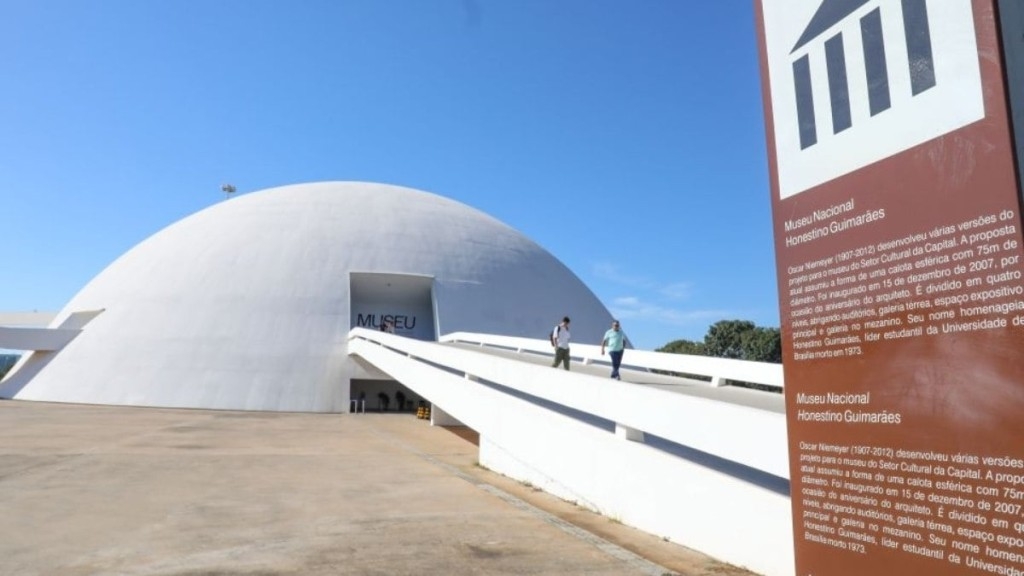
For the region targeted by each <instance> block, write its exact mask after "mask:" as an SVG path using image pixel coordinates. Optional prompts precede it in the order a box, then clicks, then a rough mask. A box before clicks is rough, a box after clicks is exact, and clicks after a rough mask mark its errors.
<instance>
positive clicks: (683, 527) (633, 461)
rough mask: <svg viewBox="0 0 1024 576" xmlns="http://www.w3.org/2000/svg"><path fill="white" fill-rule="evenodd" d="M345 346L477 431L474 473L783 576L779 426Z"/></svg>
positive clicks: (544, 370) (580, 378)
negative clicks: (500, 477)
mask: <svg viewBox="0 0 1024 576" xmlns="http://www.w3.org/2000/svg"><path fill="white" fill-rule="evenodd" d="M350 338H351V339H350V341H349V348H348V349H349V353H350V354H351V355H354V356H357V357H360V358H362V359H363V361H366V362H369V363H371V364H373V365H374V366H376V367H378V368H379V369H381V370H384V371H385V372H387V373H388V374H390V375H391V376H392V377H393V378H395V379H396V380H399V381H400V382H402V383H403V384H404V385H406V386H408V387H409V388H411V389H412V390H414V391H415V392H416V393H417V394H420V395H422V396H424V397H426V398H428V399H429V400H430V401H431V402H432V403H433V404H434V405H436V406H437V407H438V408H440V409H441V410H443V411H444V412H445V413H447V414H450V415H451V416H452V417H454V418H456V419H458V420H459V421H461V422H463V423H465V424H466V425H467V426H469V427H471V428H473V429H474V430H476V431H477V432H479V433H480V462H481V464H482V465H483V466H486V467H487V468H490V469H492V470H494V471H496V472H499V473H502V474H505V475H507V476H509V477H512V478H515V479H517V480H520V481H523V482H529V483H531V484H533V485H535V486H537V487H539V488H542V489H544V490H546V491H548V492H550V493H552V494H555V495H557V496H559V497H561V498H564V499H566V500H569V501H574V502H577V503H579V504H580V505H582V506H585V507H588V508H591V509H593V510H596V511H598V512H600V513H602V514H604V515H606V516H608V517H609V518H612V519H615V520H619V521H621V522H623V523H625V524H628V525H631V526H634V527H637V528H639V529H641V530H644V531H646V532H650V533H652V534H655V535H658V536H661V537H665V538H668V539H670V540H671V541H673V542H676V543H679V544H682V545H685V546H688V547H691V548H694V549H697V550H700V551H702V552H704V553H707V554H710V555H711V556H714V557H716V558H719V559H721V560H725V561H727V562H730V563H733V564H737V565H741V566H746V567H748V568H750V569H751V570H754V571H756V572H759V573H762V574H765V575H768V576H792V574H793V570H794V565H793V544H792V542H793V540H792V536H793V531H792V520H791V517H790V499H789V496H788V482H787V481H786V478H787V477H788V464H787V462H788V458H787V453H786V442H785V432H786V430H785V417H784V415H783V414H777V413H772V412H767V411H763V410H757V409H753V408H748V407H743V406H735V405H730V404H726V403H722V402H715V401H710V400H707V399H702V398H694V397H690V396H686V395H683V394H675V393H671V392H665V391H659V390H651V389H647V388H644V387H641V386H636V385H630V384H626V383H619V382H615V381H612V380H610V379H607V378H597V377H593V376H587V375H584V374H576V373H572V372H569V373H566V372H564V371H562V370H553V369H551V368H548V367H545V366H537V365H531V364H528V363H523V362H518V361H515V360H509V359H504V358H497V357H494V356H491V355H487V354H483V353H479V352H475V351H472V350H465V349H460V348H456V347H446V346H443V345H439V344H436V343H429V342H418V341H411V340H408V339H404V338H400V337H396V336H393V335H388V334H382V333H379V332H373V331H368V330H361V329H356V330H353V331H352V333H351V335H350ZM467 376H469V377H467ZM475 379H479V381H474V380H475ZM495 385H498V386H495ZM502 387H505V388H504V389H503V388H502ZM545 402H550V403H553V404H554V406H553V407H554V409H552V406H550V405H549V406H548V407H546V406H545V405H544V404H545ZM562 407H567V408H570V409H572V410H576V411H580V412H579V413H577V414H576V416H577V417H573V416H571V415H568V414H567V412H566V411H565V410H563V409H562ZM579 414H583V416H582V418H580V417H578V416H579ZM616 429H618V430H619V433H618V434H617V433H616ZM626 430H632V431H635V432H634V435H635V434H636V433H640V432H642V433H644V434H645V435H646V436H647V442H636V441H631V440H628V439H627V437H626V436H627V435H626V434H625V431H626ZM651 434H656V435H657V436H658V437H660V439H659V438H653V437H652V436H651ZM664 445H667V446H668V448H667V449H663V448H662V446H664Z"/></svg>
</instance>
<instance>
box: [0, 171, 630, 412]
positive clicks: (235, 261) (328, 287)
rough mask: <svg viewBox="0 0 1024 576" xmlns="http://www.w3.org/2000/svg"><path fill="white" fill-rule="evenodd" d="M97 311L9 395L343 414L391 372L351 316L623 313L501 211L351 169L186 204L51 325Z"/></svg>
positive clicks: (589, 320)
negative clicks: (196, 205) (359, 177)
mask: <svg viewBox="0 0 1024 576" xmlns="http://www.w3.org/2000/svg"><path fill="white" fill-rule="evenodd" d="M91 310H102V312H101V313H99V314H98V315H96V316H95V317H94V318H93V319H92V320H91V321H89V322H88V324H86V325H85V327H84V329H83V330H82V332H81V333H80V334H79V335H78V336H77V337H76V338H74V339H73V340H71V341H70V343H68V344H67V345H66V346H65V347H64V348H63V349H61V350H59V351H55V352H32V353H29V354H26V355H25V357H24V358H22V361H21V362H20V363H19V364H18V365H17V366H15V368H14V369H13V370H12V372H11V373H10V374H9V375H8V376H7V378H6V379H5V380H4V381H3V382H2V383H0V397H3V398H17V399H24V400H44V401H55V402H80V403H89V404H124V405H135V406H160V407H187V408H212V409H231V410H270V411H308V412H343V411H346V410H348V407H349V398H350V394H351V395H354V392H353V386H354V385H355V384H354V382H365V381H370V380H387V379H388V378H389V377H388V376H387V375H386V374H383V373H371V372H368V371H367V369H366V368H363V367H362V366H361V365H359V364H357V363H356V362H354V361H352V360H350V359H349V358H348V356H347V354H346V345H347V334H348V332H349V330H350V329H351V328H353V327H356V326H367V327H372V328H375V327H377V326H378V325H379V323H380V321H381V319H382V318H384V317H388V318H391V319H393V320H394V324H395V327H396V333H398V334H399V335H406V336H412V337H415V338H420V339H424V340H434V339H436V338H437V336H438V335H441V334H447V333H450V332H455V331H469V332H484V333H494V334H504V335H511V336H525V337H531V338H544V335H545V334H546V333H547V332H548V331H549V330H550V329H551V327H553V326H554V325H555V324H556V323H557V322H558V320H559V319H560V318H561V317H562V316H564V315H569V316H571V317H572V320H573V323H572V328H573V332H574V334H575V335H576V337H575V340H577V341H585V340H595V339H597V338H600V335H601V334H603V333H604V330H605V329H606V328H607V326H608V324H609V323H610V322H611V315H610V314H609V312H608V311H607V310H606V309H605V307H604V306H603V305H602V304H601V302H600V301H599V300H598V299H597V297H596V296H594V294H593V293H592V292H591V291H590V290H589V289H588V288H587V287H586V286H585V285H584V284H583V283H582V282H581V281H580V280H579V279H578V278H577V277H576V276H575V275H574V274H573V273H572V272H571V271H569V269H568V268H566V267H565V266H564V265H563V264H562V263H561V262H559V261H558V260H557V259H555V258H554V257H553V256H552V255H551V254H549V253H548V252H546V251H545V250H544V249H542V248H541V247H540V246H538V245H537V244H536V243H534V242H533V241H531V240H529V239H528V238H526V237H525V236H523V235H522V234H520V233H519V232H517V231H515V230H513V229H512V228H509V227H508V226H506V225H504V224H502V223H501V222H499V221H497V220H495V219H494V218H491V217H490V216H487V215H486V214H483V213H482V212H479V211H477V210H474V209H472V208H469V207H467V206H465V205H463V204H460V203H457V202H454V201H452V200H448V199H445V198H442V197H440V196H436V195H433V194H428V193H425V192H420V191H417V190H412V189H409V188H401V187H397V186H387V185H381V184H368V183H355V182H325V183H314V184H300V185H294V186H285V187H281V188H274V189H270V190H265V191H262V192H258V193H252V194H247V195H244V196H241V197H238V198H234V199H231V200H228V201H225V202H221V203H218V204H216V205H214V206H211V207H209V208H207V209H205V210H202V211H200V212H198V213H196V214H193V215H191V216H189V217H187V218H184V219H182V220H180V221H179V222H177V223H175V224H172V225H171V226H168V227H167V228H165V229H164V230H162V231H160V232H158V233H157V234H155V235H153V236H151V237H150V238H148V239H147V240H145V241H143V242H142V243H140V244H139V245H137V246H135V247H134V248H132V249H131V250H129V251H128V252H127V253H125V254H124V255H123V256H121V257H120V258H118V259H117V260H116V261H115V262H114V263H113V264H111V265H110V266H109V267H107V269H105V270H104V271H103V272H101V273H100V274H99V275H98V276H96V277H95V278H94V279H93V280H92V281H91V282H89V284H88V285H86V286H85V288H83V289H82V290H81V291H80V292H79V293H78V294H77V295H76V296H75V297H74V298H73V299H72V300H71V302H69V303H68V304H67V306H65V308H64V309H63V310H62V311H61V313H60V314H59V315H58V317H57V318H56V319H55V321H54V323H53V324H52V325H51V327H57V326H60V325H62V323H63V324H64V325H65V326H67V323H66V321H67V320H68V319H69V318H71V319H72V320H73V317H72V315H73V314H74V313H76V312H80V311H91ZM584 335H587V336H590V337H591V338H586V337H584ZM595 343H596V340H595ZM359 385H360V386H362V384H359ZM364 391H365V389H364Z"/></svg>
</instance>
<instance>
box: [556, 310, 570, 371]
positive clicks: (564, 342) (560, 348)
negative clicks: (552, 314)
mask: <svg viewBox="0 0 1024 576" xmlns="http://www.w3.org/2000/svg"><path fill="white" fill-rule="evenodd" d="M571 338H572V334H570V333H569V317H568V316H566V317H565V318H562V323H561V324H559V325H558V326H555V329H554V330H552V331H551V345H552V346H554V347H555V362H554V364H552V365H551V367H552V368H555V367H557V366H558V363H559V362H561V363H562V367H563V368H565V369H566V370H568V369H569V340H570V339H571Z"/></svg>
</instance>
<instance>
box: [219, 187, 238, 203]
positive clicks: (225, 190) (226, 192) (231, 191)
mask: <svg viewBox="0 0 1024 576" xmlns="http://www.w3.org/2000/svg"><path fill="white" fill-rule="evenodd" d="M220 191H221V192H223V193H224V199H225V200H227V199H228V198H231V195H232V194H234V193H235V187H234V186H233V185H231V184H221V185H220Z"/></svg>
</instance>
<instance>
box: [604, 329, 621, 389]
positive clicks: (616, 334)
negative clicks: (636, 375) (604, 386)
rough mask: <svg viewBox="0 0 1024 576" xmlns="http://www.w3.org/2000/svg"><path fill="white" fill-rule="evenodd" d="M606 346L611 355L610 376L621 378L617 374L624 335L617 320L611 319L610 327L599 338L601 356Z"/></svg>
mask: <svg viewBox="0 0 1024 576" xmlns="http://www.w3.org/2000/svg"><path fill="white" fill-rule="evenodd" d="M606 347H607V348H608V355H609V356H611V357H612V378H615V379H616V380H622V377H620V376H619V366H621V365H622V353H623V351H625V349H626V335H625V334H623V333H622V328H621V327H620V326H619V321H618V320H615V321H613V322H612V327H611V329H610V330H608V331H607V332H605V333H604V339H603V340H601V355H602V356H603V355H604V349H605V348H606Z"/></svg>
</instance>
